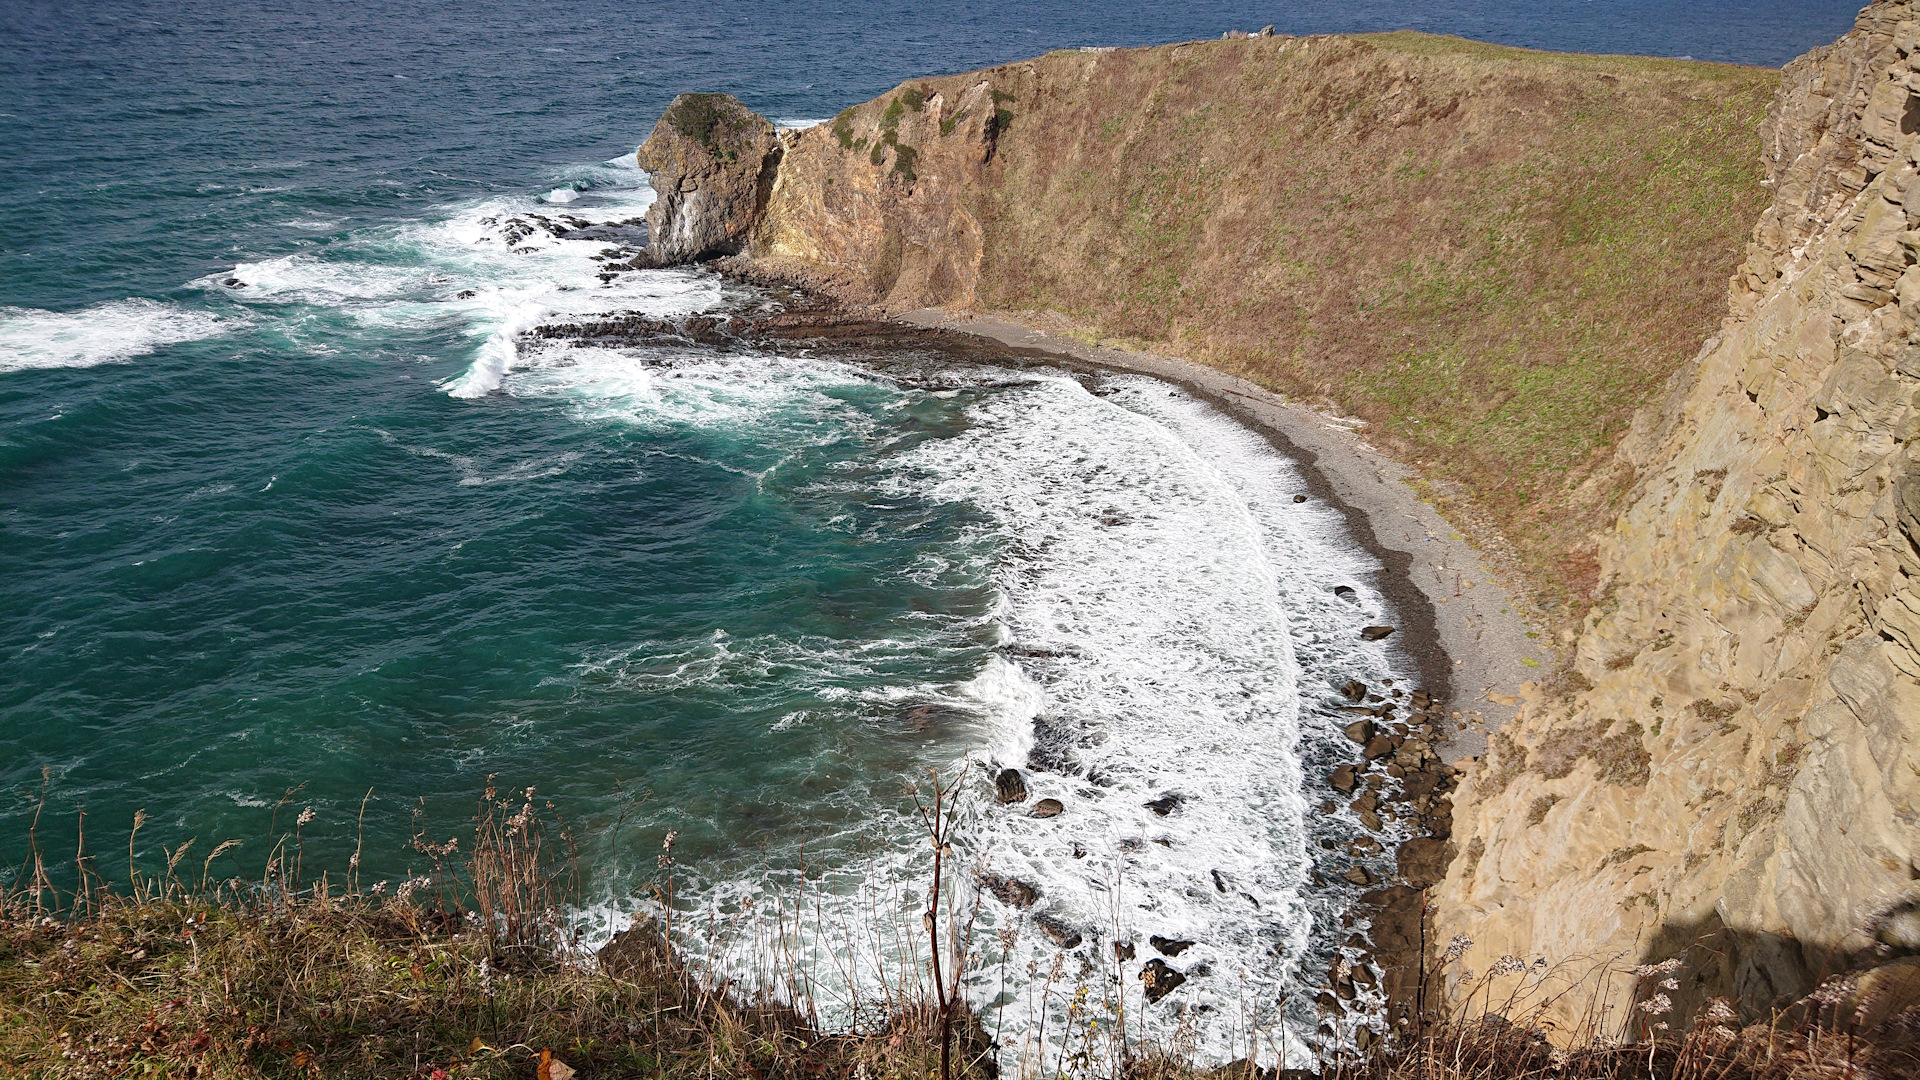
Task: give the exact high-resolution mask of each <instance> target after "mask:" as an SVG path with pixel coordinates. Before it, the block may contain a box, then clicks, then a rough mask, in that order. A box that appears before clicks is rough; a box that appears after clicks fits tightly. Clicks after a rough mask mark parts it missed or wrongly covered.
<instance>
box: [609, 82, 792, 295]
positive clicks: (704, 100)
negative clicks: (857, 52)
mask: <svg viewBox="0 0 1920 1080" xmlns="http://www.w3.org/2000/svg"><path fill="white" fill-rule="evenodd" d="M780 153H781V145H780V142H779V140H778V139H777V138H776V137H775V135H774V130H773V125H772V124H771V123H769V122H768V121H767V119H766V118H765V117H763V116H760V115H759V114H757V113H755V112H753V111H752V110H750V109H748V108H747V107H746V106H744V105H742V104H740V103H739V102H738V101H736V100H734V99H733V98H731V97H729V96H727V95H726V94H681V95H680V96H679V97H677V98H674V99H673V104H672V105H670V106H668V107H667V111H666V113H664V114H663V115H662V116H661V117H660V120H659V122H658V123H656V124H655V125H654V126H653V134H651V135H649V136H647V141H646V142H644V143H642V144H641V146H640V150H639V153H638V158H639V162H640V167H641V168H642V169H645V170H646V171H647V173H648V175H649V176H650V177H651V178H652V181H653V188H654V190H655V191H656V192H658V194H659V198H658V199H657V200H656V201H655V202H654V204H653V206H651V207H650V208H648V210H647V226H648V229H649V232H650V233H651V236H652V241H651V243H650V244H649V245H648V247H647V252H648V256H649V259H650V261H652V262H654V263H655V264H656V265H663V266H671V265H677V264H680V263H690V262H698V261H699V260H701V259H710V258H714V257H716V256H720V255H733V254H737V253H738V252H739V251H740V249H741V248H742V247H743V246H744V245H745V243H746V238H747V235H748V233H749V232H750V231H751V230H752V228H753V226H754V225H755V223H756V222H758V221H759V220H760V218H761V215H762V212H763V211H764V209H765V207H766V200H767V195H768V193H769V192H770V191H771V190H772V187H773V177H774V172H775V170H776V169H778V167H779V164H780Z"/></svg>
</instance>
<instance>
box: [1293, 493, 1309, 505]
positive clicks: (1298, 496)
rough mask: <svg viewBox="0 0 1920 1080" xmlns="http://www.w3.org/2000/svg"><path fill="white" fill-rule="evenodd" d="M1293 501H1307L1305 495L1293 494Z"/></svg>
mask: <svg viewBox="0 0 1920 1080" xmlns="http://www.w3.org/2000/svg"><path fill="white" fill-rule="evenodd" d="M1293 501H1294V502H1297V503H1303V502H1306V501H1307V497H1306V496H1305V495H1295V496H1294V497H1293Z"/></svg>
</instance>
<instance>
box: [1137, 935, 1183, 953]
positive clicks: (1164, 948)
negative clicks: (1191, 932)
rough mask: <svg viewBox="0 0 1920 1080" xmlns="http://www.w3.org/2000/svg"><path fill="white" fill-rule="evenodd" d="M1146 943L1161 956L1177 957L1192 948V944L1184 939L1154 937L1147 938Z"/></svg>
mask: <svg viewBox="0 0 1920 1080" xmlns="http://www.w3.org/2000/svg"><path fill="white" fill-rule="evenodd" d="M1147 942H1148V944H1150V945H1152V946H1153V947H1154V949H1155V950H1157V951H1158V952H1159V953H1160V955H1161V956H1179V955H1180V954H1181V953H1183V952H1186V951H1187V950H1188V949H1191V948H1193V942H1191V941H1188V940H1186V939H1184V938H1164V937H1160V936H1158V935H1155V936H1153V937H1150V938H1148V939H1147Z"/></svg>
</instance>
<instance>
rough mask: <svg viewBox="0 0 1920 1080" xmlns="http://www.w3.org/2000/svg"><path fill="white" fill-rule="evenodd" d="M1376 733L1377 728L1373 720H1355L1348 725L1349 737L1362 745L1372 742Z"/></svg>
mask: <svg viewBox="0 0 1920 1080" xmlns="http://www.w3.org/2000/svg"><path fill="white" fill-rule="evenodd" d="M1376 735H1377V729H1376V728H1375V727H1374V726H1373V721H1371V720H1355V721H1354V722H1353V723H1351V724H1348V725H1347V738H1349V739H1352V740H1353V741H1354V742H1357V743H1359V744H1360V745H1362V746H1365V745H1367V744H1368V743H1370V742H1372V741H1373V740H1374V738H1375V737H1376ZM1368 760H1372V759H1368Z"/></svg>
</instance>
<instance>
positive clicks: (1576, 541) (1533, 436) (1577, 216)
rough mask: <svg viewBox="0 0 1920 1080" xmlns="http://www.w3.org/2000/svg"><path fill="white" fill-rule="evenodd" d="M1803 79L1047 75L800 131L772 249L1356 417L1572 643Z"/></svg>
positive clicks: (1194, 51) (1187, 58) (1121, 58)
mask: <svg viewBox="0 0 1920 1080" xmlns="http://www.w3.org/2000/svg"><path fill="white" fill-rule="evenodd" d="M1778 81H1779V73H1778V72H1775V71H1771V70H1763V69H1758V68H1746V67H1736V66H1730V65H1722V64H1706V63H1695V62H1691V61H1681V60H1657V59H1647V58H1636V57H1620V56H1582V55H1569V54H1559V53H1546V52H1535V51H1530V50H1524V49H1516V48H1508V47H1502V46H1493V45H1484V44H1479V43H1476V42H1471V41H1465V40H1462V39H1458V38H1451V37H1437V36H1433V35H1427V34H1418V33H1413V32H1400V33H1392V34H1375V35H1361V36H1352V37H1347V36H1336V37H1319V38H1302V39H1287V38H1269V39H1260V38H1255V39H1251V40H1230V41H1206V42H1194V43H1190V44H1185V45H1167V46H1157V47H1153V48H1144V49H1121V50H1095V51H1062V52H1055V53H1050V54H1048V55H1046V56H1043V57H1040V58H1038V59H1035V60H1032V61H1028V62H1023V63H1017V64H1009V65H1005V66H1002V67H999V68H993V69H990V70H987V71H983V72H972V73H968V74H964V75H955V76H945V77H941V78H935V79H921V80H915V81H913V82H911V83H908V84H905V85H903V86H902V87H901V88H900V89H899V90H896V91H895V92H894V93H892V94H889V95H886V96H884V97H881V98H878V99H875V100H874V101H872V102H868V103H866V104H864V105H861V106H858V107H856V108H855V109H851V110H848V111H847V112H846V113H843V114H842V116H841V117H840V118H839V120H838V121H836V124H835V125H834V129H833V131H832V132H828V131H824V130H823V131H820V132H818V133H815V132H808V133H806V134H805V136H803V137H802V138H801V140H800V141H799V142H798V143H797V144H796V147H795V149H794V150H792V151H790V152H789V154H788V157H787V163H786V164H784V165H782V184H790V185H792V186H793V189H794V190H795V191H800V192H805V194H789V195H785V196H782V195H781V194H776V197H775V200H774V205H773V207H771V208H770V214H772V215H773V216H774V217H776V218H778V219H779V220H776V221H774V222H773V223H772V225H771V229H770V232H769V233H768V235H769V237H770V245H771V246H770V247H769V249H768V250H769V252H770V253H771V254H774V255H776V256H777V257H778V258H780V259H785V260H787V261H789V262H791V263H794V264H796V265H798V266H799V267H800V268H801V269H802V270H803V271H804V270H805V269H806V268H808V267H809V266H811V267H815V268H819V269H821V270H822V271H823V272H824V273H826V274H827V276H829V277H833V276H835V275H839V276H840V277H842V278H843V279H848V280H854V281H857V282H864V285H861V286H859V287H856V288H855V289H854V290H852V291H853V292H855V293H862V292H864V293H865V294H866V298H868V299H876V300H879V301H880V302H882V303H884V304H885V305H887V306H889V307H893V308H906V307H914V306H924V305H927V304H934V305H941V304H947V305H955V306H959V307H972V308H976V309H987V310H993V311H999V312H1005V313H1011V314H1013V315H1014V316H1015V317H1016V318H1023V319H1026V320H1029V321H1038V322H1039V323H1040V324H1042V325H1044V326H1047V328H1050V329H1056V330H1058V329H1066V330H1070V331H1072V332H1076V333H1077V334H1079V335H1080V336H1083V337H1085V338H1087V339H1088V340H1095V341H1098V340H1112V341H1114V342H1115V343H1119V344H1124V345H1128V346H1131V347H1134V348H1138V349H1144V350H1148V351H1156V352H1162V353H1170V354H1174V355H1179V356H1183V357H1185V358H1188V359H1191V360H1196V361H1200V362H1203V363H1206V364H1210V365H1213V366H1216V367H1219V368H1222V369H1225V370H1228V371H1231V372H1233V373H1235V374H1239V375H1243V376H1245V377H1247V378H1250V379H1252V380H1253V381H1256V382H1259V383H1261V384H1263V385H1266V386H1268V387H1270V388H1272V389H1275V390H1278V391H1280V392H1283V393H1287V394H1290V395H1292V396H1295V397H1298V398H1305V399H1308V400H1316V401H1323V402H1325V403H1327V404H1329V405H1331V406H1332V407H1334V408H1336V409H1338V410H1341V411H1343V412H1346V413H1349V414H1353V415H1357V416H1359V417H1361V418H1363V419H1365V420H1366V421H1367V422H1368V425H1369V427H1368V433H1367V434H1368V438H1369V439H1370V440H1373V441H1375V442H1376V443H1378V444H1380V445H1382V446H1383V447H1384V448H1386V449H1389V450H1391V451H1393V452H1395V453H1396V454H1397V455H1398V456H1401V457H1402V458H1404V459H1406V460H1408V461H1410V462H1412V463H1414V464H1416V465H1417V466H1418V467H1419V469H1420V470H1421V471H1422V472H1423V473H1424V475H1426V476H1427V477H1429V478H1430V479H1432V480H1434V481H1437V482H1438V483H1436V484H1435V486H1434V494H1435V495H1436V496H1437V497H1439V498H1441V499H1442V500H1447V499H1452V500H1454V501H1455V502H1456V505H1455V506H1454V507H1453V509H1455V510H1456V511H1462V510H1464V511H1467V512H1466V514H1465V516H1466V517H1467V518H1469V519H1472V518H1474V517H1475V516H1476V515H1483V516H1484V517H1485V518H1486V519H1487V520H1490V521H1491V523H1492V525H1493V526H1494V528H1493V529H1490V530H1487V536H1486V539H1487V540H1488V541H1489V542H1497V541H1496V535H1497V534H1504V536H1505V537H1506V538H1507V539H1508V540H1510V541H1511V542H1512V544H1513V545H1514V547H1515V548H1516V549H1517V552H1518V555H1519V557H1520V559H1521V561H1522V563H1523V564H1524V566H1525V568H1526V569H1527V570H1528V571H1529V572H1530V576H1531V577H1532V578H1533V585H1534V586H1535V588H1536V589H1537V590H1538V591H1539V592H1540V594H1541V595H1542V596H1543V597H1545V598H1547V599H1549V601H1550V605H1551V606H1556V607H1557V606H1559V604H1552V603H1551V602H1552V601H1560V602H1563V603H1565V604H1566V607H1565V609H1564V610H1566V611H1567V612H1568V613H1569V614H1577V613H1578V612H1579V611H1581V610H1583V609H1584V608H1585V606H1586V602H1587V600H1588V594H1589V590H1590V587H1591V585H1592V583H1593V580H1594V574H1595V562H1594V555H1593V545H1592V542H1591V540H1590V539H1589V536H1590V534H1591V533H1592V532H1593V531H1594V530H1595V529H1597V528H1600V527H1603V526H1604V525H1606V524H1607V523H1608V522H1609V521H1610V519H1611V517H1612V515H1613V514H1614V513H1615V512H1616V511H1617V510H1618V508H1619V505H1620V499H1621V497H1622V495H1623V494H1624V492H1625V489H1626V487H1627V485H1628V484H1629V482H1630V480H1631V477H1630V476H1629V475H1627V470H1626V469H1625V468H1624V467H1622V466H1618V465H1616V464H1615V463H1614V461H1613V457H1612V450H1613V448H1614V446H1615V445H1616V443H1617V442H1618V440H1619V438H1620V436H1621V435H1622V434H1623V433H1624V432H1625V430H1626V428H1627V425H1628V423H1629V421H1630V419H1631V417H1632V415H1633V414H1634V412H1635V410H1636V409H1638V408H1639V407H1640V406H1641V405H1642V404H1644V403H1645V402H1647V401H1648V399H1649V398H1650V397H1651V396H1652V395H1653V394H1654V393H1655V392H1656V391H1657V390H1658V388H1659V387H1660V386H1661V385H1662V383H1663V382H1664V381H1665V380H1666V379H1667V377H1668V376H1669V375H1671V374H1672V373H1673V372H1674V371H1675V370H1676V369H1677V368H1678V367H1679V366H1680V365H1681V364H1682V363H1683V362H1684V361H1685V360H1687V359H1689V358H1691V357H1692V356H1693V355H1694V354H1695V353H1696V352H1697V351H1698V350H1699V348H1700V345H1701V342H1702V341H1703V340H1704V339H1705V338H1706V337H1707V336H1708V335H1709V334H1710V333H1711V332H1712V331H1713V330H1714V328H1715V327H1716V326H1717V324H1718V323H1719V321H1720V319H1721V318H1722V316H1723V315H1724V314H1725V312H1726V285H1727V281H1728V278H1729V276H1730V275H1731V273H1732V272H1733V270H1734V267H1735V266H1736V265H1737V263H1738V262H1739V261H1740V259H1741V257H1742V255H1743V251H1744V246H1745V243H1746V240H1747V237H1748V234H1749V232H1750V230H1751V229H1752V227H1753V223H1754V222H1755V221H1756V220H1757V219H1758V217H1759V215H1760V213H1761V211H1762V210H1763V209H1764V207H1765V205H1766V203H1767V199H1768V193H1767V191H1766V189H1765V188H1764V187H1763V186H1762V185H1761V183H1760V181H1761V178H1762V173H1761V169H1760V149H1761V147H1760V141H1759V128H1760V124H1761V121H1762V119H1763V117H1764V116H1765V113H1766V109H1767V106H1768V104H1769V102H1770V101H1771V99H1772V97H1773V94H1774V91H1775V89H1776V86H1777V84H1778ZM983 85H985V86H988V87H989V88H990V91H982V90H981V89H980V88H981V87H982V86H983ZM987 92H990V93H991V102H992V104H991V106H990V108H991V111H992V117H993V118H992V121H991V123H990V124H986V126H985V129H984V130H980V131H974V130H972V128H973V127H979V126H980V123H981V122H980V121H979V120H978V118H977V117H975V116H974V114H975V113H978V112H981V111H982V110H987V109H989V106H988V105H987V104H986V102H985V94H986V93H987ZM903 103H904V104H903ZM923 110H924V112H923ZM936 113H937V114H938V116H937V117H936V118H935V119H921V117H923V116H924V117H935V114H936ZM956 121H958V123H957V124H956ZM936 125H937V126H936ZM869 128H871V129H872V131H873V132H874V133H879V132H882V131H884V132H885V133H886V134H887V135H889V136H891V137H892V138H893V139H894V141H895V142H896V143H898V145H900V146H902V147H908V148H910V149H913V150H914V155H915V156H914V169H915V170H916V175H915V176H913V177H907V178H904V179H900V178H895V177H892V176H891V175H890V174H887V173H885V172H884V169H885V165H884V161H885V160H886V154H885V153H883V152H882V151H883V148H882V147H881V146H880V145H879V144H878V143H875V144H874V146H873V153H872V155H871V156H872V157H873V158H874V159H875V161H874V163H869V161H868V158H869V156H870V155H869V154H868V153H866V152H865V151H864V150H861V149H858V147H865V146H866V143H867V132H868V129H869ZM874 137H876V138H877V137H878V135H877V134H876V135H875V136H874ZM836 140H837V142H836ZM856 144H858V147H856ZM904 152H905V151H904V150H903V151H901V153H904ZM983 159H984V161H985V162H986V164H985V165H984V166H981V165H980V164H979V163H980V162H981V161H982V160H983ZM865 170H874V172H873V173H872V174H871V175H868V174H867V173H866V172H865ZM789 174H791V176H790V177H789ZM916 181H917V182H916ZM970 252H977V260H976V259H975V258H974V257H973V256H972V255H970V254H968V253H970ZM903 266H904V267H905V268H904V269H903ZM976 267H977V270H976V269H975V268H976Z"/></svg>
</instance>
